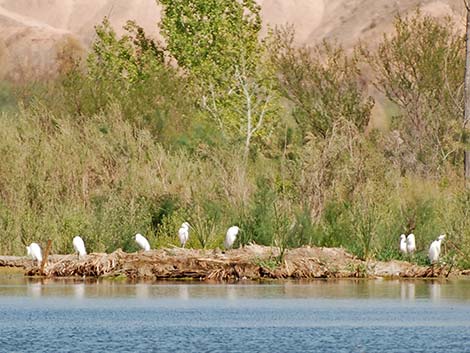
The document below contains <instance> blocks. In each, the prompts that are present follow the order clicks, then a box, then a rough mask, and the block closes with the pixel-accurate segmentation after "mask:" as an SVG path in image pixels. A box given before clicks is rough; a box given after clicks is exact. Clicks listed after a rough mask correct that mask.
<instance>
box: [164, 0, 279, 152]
mask: <svg viewBox="0 0 470 353" xmlns="http://www.w3.org/2000/svg"><path fill="white" fill-rule="evenodd" d="M157 1H158V2H159V3H160V4H162V5H163V15H162V21H161V30H162V34H163V36H164V37H165V40H166V43H167V50H168V52H169V53H170V54H171V56H172V57H173V58H174V59H175V60H176V61H177V62H178V64H179V66H180V67H181V68H182V69H184V70H185V71H186V72H187V74H189V76H190V77H191V78H192V79H194V82H195V83H196V85H197V87H198V89H199V92H200V94H199V95H200V97H201V100H200V101H201V104H200V106H201V108H202V109H203V111H204V112H205V113H207V115H208V116H209V117H210V118H211V119H212V120H213V121H214V122H215V123H216V126H217V127H218V128H219V131H220V132H221V134H222V135H223V136H224V137H225V139H226V140H227V141H229V142H234V141H235V142H242V141H243V143H242V144H243V146H244V157H245V161H247V158H248V154H249V152H250V148H251V145H252V142H253V139H255V138H259V137H263V136H266V135H267V134H268V133H269V131H270V129H271V128H272V126H273V123H274V122H275V121H276V117H277V116H276V114H277V113H276V112H278V111H279V109H278V105H277V99H276V94H275V91H274V90H273V84H272V71H270V68H269V67H268V66H267V65H263V63H262V58H263V56H264V46H263V44H262V43H261V42H260V41H259V39H258V37H259V31H260V29H261V16H260V7H259V6H258V5H257V4H256V2H255V1H254V0H242V1H234V0H176V1H175V0H157Z"/></svg>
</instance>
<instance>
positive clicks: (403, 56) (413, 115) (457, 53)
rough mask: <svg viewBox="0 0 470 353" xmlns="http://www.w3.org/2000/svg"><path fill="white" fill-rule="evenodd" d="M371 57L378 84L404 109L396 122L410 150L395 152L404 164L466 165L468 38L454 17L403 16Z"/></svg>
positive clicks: (424, 168)
mask: <svg viewBox="0 0 470 353" xmlns="http://www.w3.org/2000/svg"><path fill="white" fill-rule="evenodd" d="M366 57H367V59H368V62H369V63H370V65H371V67H372V68H373V70H374V72H375V77H376V80H375V87H376V88H377V89H378V90H379V91H380V92H382V93H383V94H385V96H386V97H387V98H388V99H389V100H391V101H392V102H393V103H395V104H396V105H397V106H398V107H399V109H400V114H399V115H398V116H395V117H393V121H392V124H393V128H395V129H397V130H398V131H399V133H400V135H401V137H400V142H401V143H402V144H403V146H404V151H397V150H396V149H394V150H395V151H392V154H394V153H395V152H399V153H400V156H399V157H398V158H400V159H402V160H403V161H404V162H405V164H406V165H405V166H404V168H405V169H406V170H415V171H420V172H426V173H427V172H432V171H433V170H434V171H435V170H436V169H438V168H439V167H440V166H442V164H443V162H445V161H452V162H454V163H458V164H460V161H461V159H460V158H456V157H457V156H459V155H460V152H459V151H461V146H460V140H461V131H462V130H461V128H462V110H461V107H462V102H463V92H462V82H463V77H464V68H465V41H464V40H463V38H462V36H461V35H460V34H458V33H457V32H455V31H454V29H453V24H452V22H451V20H450V19H449V18H447V19H444V20H443V21H442V22H440V21H439V20H437V19H435V18H433V17H431V16H423V15H422V14H421V13H420V11H419V10H418V11H417V12H416V13H415V14H414V15H412V16H410V17H407V18H402V17H397V19H396V21H395V33H394V34H393V35H384V38H383V41H382V42H381V43H380V45H379V48H378V50H377V51H376V52H374V53H372V54H370V53H368V52H366Z"/></svg>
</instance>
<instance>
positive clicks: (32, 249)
mask: <svg viewBox="0 0 470 353" xmlns="http://www.w3.org/2000/svg"><path fill="white" fill-rule="evenodd" d="M26 250H27V252H28V255H29V256H31V257H32V258H33V261H34V260H37V262H38V265H39V264H40V263H41V262H42V253H41V247H40V246H39V245H38V244H37V243H31V244H30V245H29V246H27V247H26Z"/></svg>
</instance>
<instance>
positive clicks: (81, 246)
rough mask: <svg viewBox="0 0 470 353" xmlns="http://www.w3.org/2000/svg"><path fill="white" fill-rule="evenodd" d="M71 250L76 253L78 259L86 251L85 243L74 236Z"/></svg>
mask: <svg viewBox="0 0 470 353" xmlns="http://www.w3.org/2000/svg"><path fill="white" fill-rule="evenodd" d="M72 244H73V248H74V250H75V252H77V253H78V258H79V259H80V257H81V256H85V255H86V249H85V243H84V242H83V239H82V238H81V237H80V236H78V235H77V236H76V237H74V238H73V240H72Z"/></svg>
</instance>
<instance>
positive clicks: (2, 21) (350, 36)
mask: <svg viewBox="0 0 470 353" xmlns="http://www.w3.org/2000/svg"><path fill="white" fill-rule="evenodd" d="M258 1H259V3H260V4H261V6H262V11H263V19H264V22H265V23H266V24H270V25H280V24H286V23H289V24H293V25H294V26H295V28H296V31H297V40H298V42H299V43H301V44H304V43H305V44H315V43H318V42H319V41H321V40H322V39H325V38H326V39H332V38H335V39H337V40H338V42H340V43H342V44H343V45H344V46H345V47H348V48H350V47H352V46H353V45H354V44H355V43H356V42H357V41H358V40H359V39H361V40H363V41H366V42H367V43H369V44H370V45H374V43H377V42H378V41H379V40H380V38H381V34H382V33H383V32H387V31H390V30H391V28H392V21H393V18H394V16H395V15H396V14H397V13H401V14H406V13H408V12H409V11H413V10H414V9H415V8H416V7H417V6H421V8H422V10H423V11H425V12H427V13H431V14H433V15H435V16H439V17H442V16H451V17H452V18H454V19H455V23H456V28H459V27H461V28H463V26H464V22H463V14H464V11H463V6H462V2H461V1H457V0H258ZM104 16H108V17H109V18H110V19H111V22H112V24H113V25H114V26H115V27H116V28H120V27H121V26H122V25H123V24H124V23H125V21H126V20H128V19H133V20H136V21H137V22H138V23H139V24H140V25H141V26H143V27H144V28H145V29H146V30H147V32H149V33H152V34H153V35H154V36H157V32H158V31H157V24H158V21H159V16H160V9H159V8H158V6H157V5H156V4H155V0H132V1H128V0H93V1H91V0H0V78H10V79H15V80H20V79H24V78H28V77H30V76H37V75H50V74H53V73H54V72H55V71H56V65H55V63H56V59H57V56H58V53H60V50H61V48H63V47H64V46H65V45H67V46H73V47H74V48H75V49H76V50H86V48H87V47H88V45H89V43H90V42H91V41H92V40H93V33H94V30H93V26H94V25H95V24H97V23H99V22H100V21H101V20H102V18H103V17H104Z"/></svg>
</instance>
